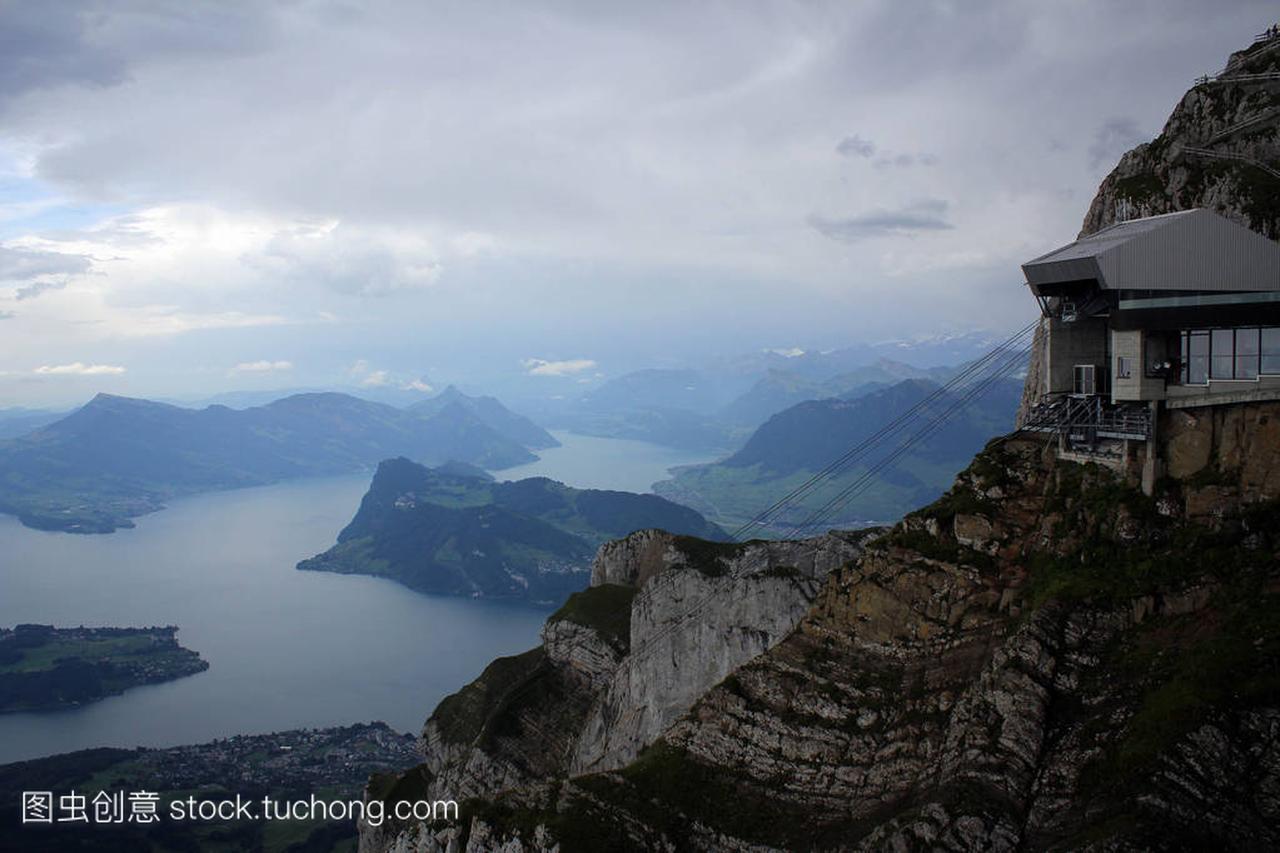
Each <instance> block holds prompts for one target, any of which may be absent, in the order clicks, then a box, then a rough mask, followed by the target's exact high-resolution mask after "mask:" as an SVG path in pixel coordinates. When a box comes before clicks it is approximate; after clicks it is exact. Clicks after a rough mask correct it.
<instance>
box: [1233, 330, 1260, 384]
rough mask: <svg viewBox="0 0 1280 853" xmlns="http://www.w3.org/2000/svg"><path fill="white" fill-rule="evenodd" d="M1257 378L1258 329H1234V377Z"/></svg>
mask: <svg viewBox="0 0 1280 853" xmlns="http://www.w3.org/2000/svg"><path fill="white" fill-rule="evenodd" d="M1257 378H1258V330H1257V329H1236V379H1257Z"/></svg>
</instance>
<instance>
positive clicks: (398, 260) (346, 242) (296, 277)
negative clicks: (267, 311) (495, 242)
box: [243, 221, 492, 296]
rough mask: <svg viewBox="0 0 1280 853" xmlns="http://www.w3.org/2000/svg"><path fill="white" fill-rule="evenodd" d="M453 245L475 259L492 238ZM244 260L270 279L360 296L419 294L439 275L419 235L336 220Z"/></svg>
mask: <svg viewBox="0 0 1280 853" xmlns="http://www.w3.org/2000/svg"><path fill="white" fill-rule="evenodd" d="M454 243H455V245H456V247H457V248H458V251H460V252H461V253H463V254H466V255H473V254H479V253H481V252H483V251H484V250H485V249H486V247H488V246H490V245H491V244H492V239H491V238H485V237H484V236H482V235H476V234H467V235H461V236H459V237H458V238H456V239H455V241H454ZM243 260H244V262H245V263H246V264H248V265H249V266H252V267H255V268H257V269H260V270H262V271H263V272H265V273H267V274H269V275H270V276H272V277H273V278H277V279H279V278H286V279H290V280H293V281H300V282H309V283H318V284H322V285H324V286H326V287H329V288H331V289H333V290H335V291H337V292H339V293H344V294H352V295H358V296H387V295H390V294H393V293H400V292H404V291H412V290H420V289H422V288H425V287H429V286H430V285H432V284H433V283H435V282H436V280H437V279H438V278H439V277H440V271H441V261H440V258H439V256H438V255H437V253H436V251H435V249H434V248H433V247H432V245H431V244H430V242H429V241H427V240H426V239H424V238H423V237H421V236H420V235H413V234H408V233H393V232H385V233H374V232H371V231H367V230H364V229H361V228H357V227H354V226H350V225H343V224H342V223H340V222H336V221H331V222H322V223H317V224H312V225H298V226H295V227H293V228H291V229H286V230H283V231H281V232H279V233H277V234H275V235H274V236H273V237H272V238H271V239H270V240H269V241H268V242H267V243H266V245H265V246H263V247H262V248H261V249H258V250H256V251H253V252H248V253H246V254H245V255H244V256H243Z"/></svg>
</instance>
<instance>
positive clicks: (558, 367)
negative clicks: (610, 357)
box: [520, 358, 596, 376]
mask: <svg viewBox="0 0 1280 853" xmlns="http://www.w3.org/2000/svg"><path fill="white" fill-rule="evenodd" d="M520 364H521V365H522V366H523V367H524V369H525V372H526V373H528V374H529V375H530V376H571V375H573V374H575V373H581V372H582V371H584V370H593V369H594V368H595V367H596V363H595V361H593V360H592V359H589V358H574V359H568V360H566V361H547V360H546V359H542V358H526V359H524V360H523V361H522V362H520Z"/></svg>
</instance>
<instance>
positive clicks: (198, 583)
mask: <svg viewBox="0 0 1280 853" xmlns="http://www.w3.org/2000/svg"><path fill="white" fill-rule="evenodd" d="M557 438H559V439H560V440H561V441H563V442H564V444H565V446H564V447H561V448H556V449H554V450H549V451H545V452H544V453H543V454H542V455H543V459H542V460H541V461H540V462H537V463H533V464H531V465H527V466H522V469H511V470H509V471H505V472H503V475H504V476H507V477H518V476H531V475H534V474H540V475H545V476H551V477H554V478H556V479H560V480H564V481H565V482H568V483H569V484H570V485H575V486H581V487H597V488H617V489H630V490H635V491H643V490H647V489H648V486H649V484H650V483H652V482H654V481H656V480H658V479H661V478H662V477H664V476H665V471H666V468H667V467H669V466H671V465H677V464H685V463H688V462H699V461H706V459H705V457H691V456H690V455H689V454H681V453H679V452H675V451H671V450H668V449H665V448H661V447H657V446H655V445H650V444H646V443H644V442H633V441H613V440H610V439H596V438H583V437H581V436H573V435H558V436H557ZM368 479H369V477H368V475H364V474H362V475H357V476H348V477H339V478H330V479H316V480H302V481H296V482H293V483H287V484H283V485H277V486H267V487H264V488H256V489H244V490H240V491H234V492H222V493H218V494H210V495H202V496H198V497H194V498H188V499H184V500H180V501H177V502H175V503H174V504H173V505H172V506H171V507H170V508H169V509H166V510H164V511H163V512H159V513H156V514H154V515H150V516H146V517H144V518H141V519H139V520H138V527H137V528H136V529H134V530H125V531H120V532H117V533H113V534H111V535H109V536H73V535H69V534H63V533H43V532H39V531H35V530H29V529H27V528H24V527H22V526H21V525H20V524H18V523H17V521H15V520H14V519H12V518H10V517H8V516H0V625H4V626H12V625H14V624H16V623H18V622H43V623H51V624H55V625H73V626H74V625H80V624H84V625H95V626H96V625H125V626H140V625H168V624H176V625H178V626H180V628H181V630H180V631H179V633H178V638H179V640H180V641H181V642H182V644H183V645H185V646H187V647H188V648H192V649H195V650H197V651H199V652H200V653H201V655H203V656H204V658H205V659H206V660H207V661H209V663H210V668H209V669H208V670H207V671H205V672H203V673H200V674H198V675H194V676H191V677H188V678H183V679H179V680H177V681H172V682H169V683H166V684H160V685H154V686H149V687H138V688H134V689H132V690H129V691H127V692H126V693H125V694H124V695H122V696H115V697H111V698H108V699H105V700H103V701H101V702H97V703H94V704H92V705H89V706H87V707H85V708H80V709H74V710H68V711H54V712H44V713H38V714H7V715H0V763H4V762H9V761H17V760H20V759H23V758H32V757H36V756H41V755H49V754H52V753H57V752H67V751H70V750H73V749H82V748H85V747H91V746H137V745H142V746H170V745H174V744H179V743H197V742H201V741H206V740H209V739H211V738H215V737H224V736H227V735H231V734H237V733H256V732H270V731H277V730H280V729H288V728H297V727H300V726H331V725H341V724H347V723H353V722H359V721H366V720H385V721H386V722H387V723H389V724H390V725H391V726H393V727H394V728H396V729H399V730H402V731H410V732H417V730H418V729H419V728H420V727H421V725H422V722H423V721H424V720H425V719H426V717H427V715H428V714H429V713H430V712H431V710H432V709H433V708H434V707H435V705H436V703H437V702H439V700H440V699H441V698H443V697H444V696H446V695H447V694H449V693H451V692H453V691H454V690H457V689H458V688H459V687H461V686H462V685H463V684H465V683H467V682H468V681H470V680H471V679H472V678H474V677H475V676H476V675H478V674H479V673H480V671H481V669H483V668H484V666H485V665H486V664H487V663H488V662H489V661H490V660H492V659H493V658H495V657H498V656H500V655H507V654H513V653H515V652H520V651H523V650H525V649H527V648H530V647H532V646H533V645H535V644H536V643H537V636H538V630H539V629H540V628H541V626H542V622H543V620H544V619H545V618H546V613H547V612H546V611H545V610H540V609H536V608H533V607H528V606H523V605H517V604H499V603H493V602H483V601H474V600H470V599H462V598H446V597H434V596H427V595H422V594H419V593H415V592H412V591H410V590H408V589H406V588H404V587H401V586H399V585H398V584H395V583H392V582H390V581H384V580H379V579H376V578H365V577H355V576H344V575H330V574H324V573H320V572H299V571H297V570H296V569H294V565H295V564H296V563H297V561H298V560H300V559H302V558H304V557H309V556H311V555H313V554H316V553H318V552H320V551H322V550H324V549H325V548H327V547H329V545H331V544H332V543H333V541H334V537H335V536H336V535H337V532H338V531H339V530H340V529H341V528H342V526H343V525H345V524H346V523H347V521H349V520H350V518H351V516H352V514H353V513H354V512H355V509H356V506H357V505H358V504H359V501H360V497H361V495H363V494H364V491H365V489H366V488H367V486H368Z"/></svg>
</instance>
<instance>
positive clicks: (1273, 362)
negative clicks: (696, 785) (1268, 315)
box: [1262, 329, 1280, 373]
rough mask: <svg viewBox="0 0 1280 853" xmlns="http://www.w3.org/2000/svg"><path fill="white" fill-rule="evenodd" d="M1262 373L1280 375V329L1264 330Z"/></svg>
mask: <svg viewBox="0 0 1280 853" xmlns="http://www.w3.org/2000/svg"><path fill="white" fill-rule="evenodd" d="M1262 372H1263V373H1280V329H1263V330H1262Z"/></svg>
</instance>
